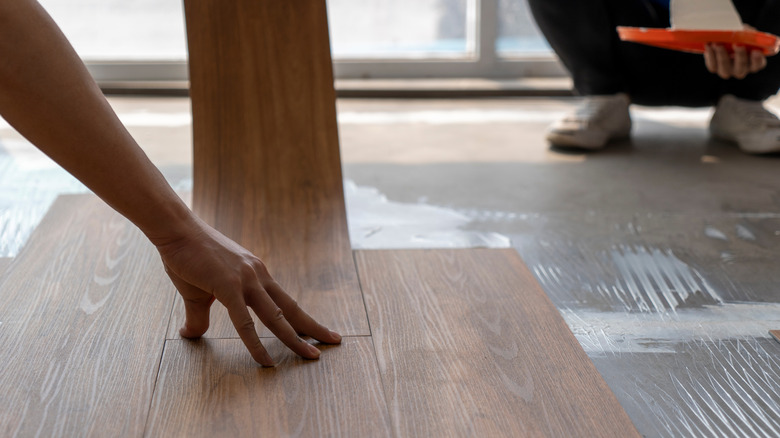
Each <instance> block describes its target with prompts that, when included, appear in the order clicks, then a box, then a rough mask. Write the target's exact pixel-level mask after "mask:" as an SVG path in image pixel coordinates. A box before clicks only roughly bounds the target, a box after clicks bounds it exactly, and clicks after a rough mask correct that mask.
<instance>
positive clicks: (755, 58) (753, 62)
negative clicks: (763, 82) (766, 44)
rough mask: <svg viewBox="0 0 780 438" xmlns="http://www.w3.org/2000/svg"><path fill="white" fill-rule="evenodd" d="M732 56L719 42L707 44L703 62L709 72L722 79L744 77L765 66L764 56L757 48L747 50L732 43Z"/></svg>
mask: <svg viewBox="0 0 780 438" xmlns="http://www.w3.org/2000/svg"><path fill="white" fill-rule="evenodd" d="M733 48H734V56H733V58H732V57H731V56H729V53H728V52H727V51H726V48H725V47H724V46H723V45H721V44H708V45H707V48H706V49H705V51H704V64H705V65H706V66H707V70H709V71H710V73H714V74H716V75H718V76H720V77H721V78H723V79H730V78H737V79H744V78H745V77H746V76H747V75H748V74H749V73H756V72H759V71H761V70H762V69H763V68H764V67H766V57H765V56H764V54H763V53H761V52H760V51H759V50H751V51H750V52H748V50H747V49H746V48H745V47H744V46H737V45H734V46H733Z"/></svg>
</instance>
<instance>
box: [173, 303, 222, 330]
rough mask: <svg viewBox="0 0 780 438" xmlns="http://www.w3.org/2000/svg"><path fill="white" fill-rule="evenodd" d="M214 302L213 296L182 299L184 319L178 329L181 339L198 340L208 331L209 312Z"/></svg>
mask: <svg viewBox="0 0 780 438" xmlns="http://www.w3.org/2000/svg"><path fill="white" fill-rule="evenodd" d="M213 302H214V296H213V295H209V296H208V297H205V296H204V297H203V298H196V299H191V298H184V311H185V315H186V316H185V319H184V325H182V326H181V328H180V329H179V334H180V335H181V337H183V338H199V337H201V336H203V334H204V333H206V330H208V329H209V310H210V309H211V304H212V303H213Z"/></svg>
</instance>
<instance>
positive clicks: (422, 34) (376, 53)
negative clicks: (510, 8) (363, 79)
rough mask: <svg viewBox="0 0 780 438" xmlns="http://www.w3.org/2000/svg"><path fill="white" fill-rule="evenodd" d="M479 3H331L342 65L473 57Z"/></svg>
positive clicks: (428, 0)
mask: <svg viewBox="0 0 780 438" xmlns="http://www.w3.org/2000/svg"><path fill="white" fill-rule="evenodd" d="M474 4H475V0H328V20H329V22H330V35H331V46H332V50H333V57H334V58H336V59H350V58H428V57H463V56H468V55H470V54H472V53H473V51H474V50H473V48H474V43H473V41H470V40H473V38H472V37H471V35H473V32H471V31H470V29H473V28H474V25H473V21H474V18H473V17H474V13H473V11H474Z"/></svg>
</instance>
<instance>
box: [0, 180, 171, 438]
mask: <svg viewBox="0 0 780 438" xmlns="http://www.w3.org/2000/svg"><path fill="white" fill-rule="evenodd" d="M173 294H174V289H173V287H172V285H171V284H170V281H169V280H168V279H167V278H166V277H165V273H164V272H163V269H162V264H161V263H160V259H159V255H158V254H157V252H156V251H155V250H154V248H153V246H152V245H151V244H150V243H149V242H148V241H147V240H146V238H145V237H144V236H143V235H142V234H141V233H140V232H139V231H138V230H137V229H136V228H135V227H134V226H133V225H132V224H130V223H129V222H128V221H126V220H125V219H123V218H122V217H121V216H119V215H118V214H117V213H115V212H114V211H113V210H111V209H110V208H109V207H107V206H106V205H104V204H103V203H102V202H101V201H100V200H99V199H98V198H96V197H95V196H93V195H78V196H63V197H60V198H58V199H57V201H55V203H54V205H53V206H52V208H51V210H50V211H49V213H48V214H47V215H46V217H45V218H44V219H43V221H42V222H41V224H40V225H39V227H38V228H37V229H36V231H35V232H34V233H33V236H32V237H31V238H30V240H29V242H28V243H27V245H26V246H25V247H24V249H23V250H22V252H21V253H20V254H19V255H18V256H17V258H16V260H15V263H14V264H13V265H11V266H10V268H9V270H8V272H7V273H6V275H4V276H3V277H2V279H1V280H0V296H2V297H3V299H2V300H0V358H2V362H3V366H2V372H1V373H0V388H2V390H1V391H0V436H4V437H8V436H25V437H26V436H140V435H141V434H142V433H143V429H144V425H145V423H146V416H147V414H148V408H149V403H150V401H151V399H152V391H153V388H154V382H155V378H156V374H157V369H158V365H159V362H160V358H161V356H162V350H163V343H164V338H165V329H166V327H167V325H168V319H169V318H170V314H171V308H172V304H173Z"/></svg>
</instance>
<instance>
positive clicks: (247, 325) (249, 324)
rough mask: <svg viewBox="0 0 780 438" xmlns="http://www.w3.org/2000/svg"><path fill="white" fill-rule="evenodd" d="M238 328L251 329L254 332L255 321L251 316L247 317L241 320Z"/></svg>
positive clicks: (246, 330) (242, 329) (247, 330)
mask: <svg viewBox="0 0 780 438" xmlns="http://www.w3.org/2000/svg"><path fill="white" fill-rule="evenodd" d="M238 329H239V330H241V331H245V332H249V331H252V332H254V331H255V322H254V321H252V318H251V317H247V318H245V319H243V320H241V322H240V323H239V324H238Z"/></svg>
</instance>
